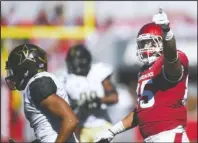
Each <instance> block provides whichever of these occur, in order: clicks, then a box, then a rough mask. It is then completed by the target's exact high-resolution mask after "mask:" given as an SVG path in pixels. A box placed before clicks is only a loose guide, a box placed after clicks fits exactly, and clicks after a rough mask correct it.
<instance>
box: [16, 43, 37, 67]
mask: <svg viewBox="0 0 198 143" xmlns="http://www.w3.org/2000/svg"><path fill="white" fill-rule="evenodd" d="M34 51H36V49H29V48H28V47H27V46H26V45H24V47H23V49H22V50H21V51H19V52H18V53H17V55H19V56H20V62H19V64H18V65H21V64H22V63H24V62H25V61H26V60H30V61H33V62H36V60H35V58H34V56H33V54H32V53H33V52H34Z"/></svg>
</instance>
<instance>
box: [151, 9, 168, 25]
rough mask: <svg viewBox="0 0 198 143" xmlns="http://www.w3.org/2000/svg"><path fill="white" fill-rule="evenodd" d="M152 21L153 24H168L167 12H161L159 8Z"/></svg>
mask: <svg viewBox="0 0 198 143" xmlns="http://www.w3.org/2000/svg"><path fill="white" fill-rule="evenodd" d="M153 22H155V24H160V25H163V24H165V25H167V24H169V20H168V17H167V14H166V13H165V12H163V10H162V9H161V8H160V9H159V13H158V14H155V15H154V16H153Z"/></svg>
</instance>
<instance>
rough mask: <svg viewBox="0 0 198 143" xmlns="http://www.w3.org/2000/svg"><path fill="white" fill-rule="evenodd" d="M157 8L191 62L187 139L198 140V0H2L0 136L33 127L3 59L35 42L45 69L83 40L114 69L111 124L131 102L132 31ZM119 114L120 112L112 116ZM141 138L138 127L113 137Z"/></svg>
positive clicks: (29, 134) (26, 134) (53, 68)
mask: <svg viewBox="0 0 198 143" xmlns="http://www.w3.org/2000/svg"><path fill="white" fill-rule="evenodd" d="M159 6H162V7H163V8H164V10H165V11H166V13H167V15H168V17H169V20H170V22H171V27H172V29H173V31H174V33H175V35H176V40H177V47H178V49H181V50H183V52H185V53H186V54H187V56H188V58H189V61H190V77H189V86H188V111H189V112H188V126H187V134H188V136H189V138H190V140H191V141H197V2H196V1H194V2H190V1H186V2H185V1H177V2H174V1H167V2H162V1H161V2H157V1H156V2H151V1H148V2H146V1H144V2H143V1H142V2H135V1H125V2H121V1H120V2H119V1H114V2H113V1H95V2H91V1H67V2H63V1H56V2H53V1H50V2H47V1H46V2H44V1H1V138H2V139H5V138H7V137H12V138H14V139H16V140H17V141H20V142H22V141H25V142H27V141H31V140H33V139H34V135H33V131H32V129H31V128H30V126H29V123H28V121H27V120H26V119H25V117H24V114H23V104H22V103H23V101H22V100H23V98H22V96H21V95H20V93H19V92H17V91H14V92H10V91H9V90H8V88H7V86H6V84H5V81H4V78H5V76H6V73H5V69H4V67H5V61H6V59H7V56H8V53H9V52H10V50H12V48H14V47H15V46H17V45H19V44H21V43H34V44H37V45H39V46H41V47H42V48H44V49H45V50H46V51H47V53H48V56H49V57H48V58H49V71H50V72H54V73H56V74H58V73H59V72H62V71H64V70H65V63H64V58H65V55H66V53H67V51H68V48H69V47H70V46H71V45H74V44H76V43H79V42H83V43H84V44H86V45H87V46H88V48H89V49H90V51H91V53H92V55H93V57H94V61H101V62H106V63H109V64H111V65H112V66H113V67H114V68H115V74H114V76H113V80H114V81H115V83H116V86H117V88H118V92H119V99H120V101H119V103H118V104H117V105H114V106H112V107H109V109H108V110H109V114H110V116H111V118H112V122H113V123H115V122H117V121H119V120H120V119H121V118H123V117H124V116H125V115H127V114H128V112H130V111H131V109H132V108H134V106H135V102H136V99H135V96H136V95H135V88H136V87H135V86H136V75H137V71H138V68H139V67H140V63H139V61H138V59H137V57H136V35H137V32H138V30H139V28H140V27H141V26H142V25H143V24H145V23H147V22H150V21H151V19H152V16H153V14H156V13H157V12H158V8H159ZM116 113H119V114H116ZM140 140H141V136H140V135H139V129H138V128H136V129H133V130H130V131H127V132H125V133H122V134H120V135H118V136H117V137H116V138H115V139H114V141H116V142H120V141H121V142H137V141H140Z"/></svg>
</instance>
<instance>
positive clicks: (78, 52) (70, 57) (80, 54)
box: [66, 44, 92, 76]
mask: <svg viewBox="0 0 198 143" xmlns="http://www.w3.org/2000/svg"><path fill="white" fill-rule="evenodd" d="M91 62H92V58H91V54H90V52H89V51H88V49H87V48H86V47H85V46H84V45H83V44H78V45H75V46H73V47H71V48H70V49H69V51H68V54H67V56H66V65H67V69H68V72H69V73H73V74H76V75H82V76H87V74H88V72H89V70H90V67H91Z"/></svg>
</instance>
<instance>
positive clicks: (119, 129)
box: [109, 121, 126, 135]
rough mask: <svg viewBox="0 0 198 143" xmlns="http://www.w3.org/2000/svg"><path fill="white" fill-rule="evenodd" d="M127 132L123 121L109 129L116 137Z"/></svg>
mask: <svg viewBox="0 0 198 143" xmlns="http://www.w3.org/2000/svg"><path fill="white" fill-rule="evenodd" d="M125 130H126V129H125V128H124V125H123V123H122V121H120V122H118V123H117V124H115V125H114V126H113V127H111V128H110V129H109V131H110V132H112V133H113V134H114V135H116V134H119V133H121V132H123V131H125Z"/></svg>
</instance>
